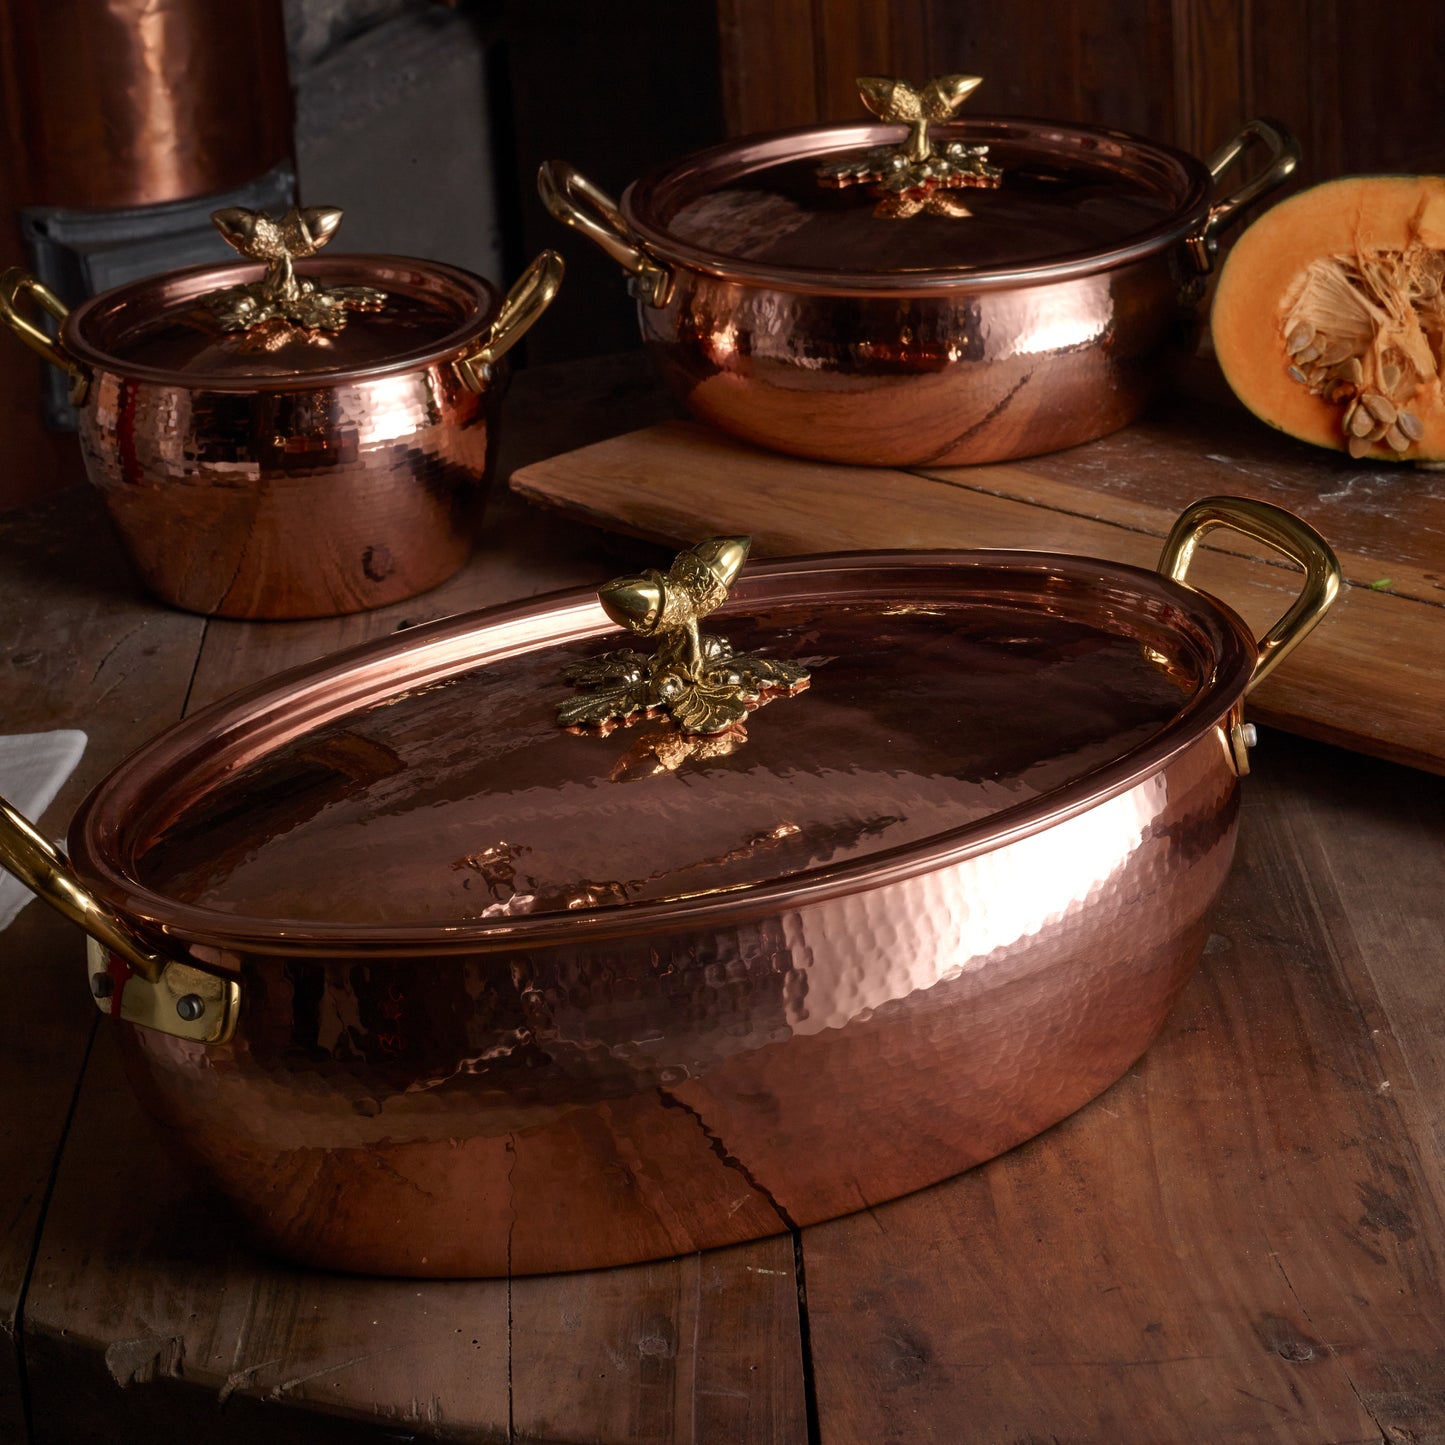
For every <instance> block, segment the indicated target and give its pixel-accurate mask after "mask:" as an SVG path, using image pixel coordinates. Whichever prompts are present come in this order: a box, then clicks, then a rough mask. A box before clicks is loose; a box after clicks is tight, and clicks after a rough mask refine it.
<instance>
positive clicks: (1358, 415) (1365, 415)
mask: <svg viewBox="0 0 1445 1445" xmlns="http://www.w3.org/2000/svg"><path fill="white" fill-rule="evenodd" d="M1374 426H1375V419H1374V417H1372V416H1371V415H1370V413H1369V412H1367V411H1366V410H1365V408H1364V407H1363V406H1357V407H1356V408H1355V409H1354V411H1352V412H1351V413H1350V435H1351V436H1356V437H1364V436H1369V434H1370V432H1371V431H1373V430H1374Z"/></svg>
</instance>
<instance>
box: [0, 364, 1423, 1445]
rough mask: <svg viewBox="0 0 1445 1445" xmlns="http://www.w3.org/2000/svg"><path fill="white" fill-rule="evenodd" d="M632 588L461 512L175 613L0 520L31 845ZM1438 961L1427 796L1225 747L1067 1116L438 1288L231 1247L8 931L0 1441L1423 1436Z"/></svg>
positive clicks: (4, 622) (75, 507)
mask: <svg viewBox="0 0 1445 1445" xmlns="http://www.w3.org/2000/svg"><path fill="white" fill-rule="evenodd" d="M671 414H672V412H671V407H670V405H669V403H667V402H666V401H665V400H663V399H662V398H661V397H660V396H659V394H658V392H657V391H656V389H655V387H654V386H653V385H652V383H651V382H650V380H648V378H647V375H646V372H645V369H644V368H643V367H642V366H641V365H640V362H639V358H636V357H632V356H627V357H619V358H608V359H605V360H601V361H596V362H589V363H585V364H577V365H574V366H570V367H563V368H546V369H541V370H538V371H535V372H530V373H523V374H521V375H520V376H519V377H518V379H517V383H516V385H515V386H514V389H513V391H512V394H511V396H510V397H509V399H508V412H507V416H506V419H505V424H506V427H507V437H506V440H505V441H504V447H503V456H502V467H503V469H504V471H505V470H511V469H513V468H516V467H518V466H520V465H523V464H524V463H528V462H535V461H536V460H538V459H540V458H543V457H545V456H547V455H549V454H551V453H554V452H558V451H561V450H564V449H567V448H571V447H575V446H578V445H581V444H582V443H584V442H589V441H594V440H598V439H600V438H602V437H605V436H608V435H611V434H613V433H615V432H620V431H623V430H627V429H630V428H635V427H640V426H644V425H647V424H649V423H651V422H654V421H657V420H660V419H662V418H664V417H667V416H669V415H671ZM1108 445H1109V442H1108V440H1107V439H1106V441H1105V442H1102V443H1096V444H1095V446H1096V447H1100V448H1107V447H1108ZM1125 450H1127V448H1126V449H1125ZM1121 454H1122V453H1121ZM660 556H661V554H660V553H659V552H658V551H656V550H655V549H652V548H649V547H646V546H645V545H644V544H641V543H635V542H627V541H624V540H620V539H615V538H611V537H609V536H607V535H606V534H603V533H601V532H598V531H594V530H591V529H589V528H586V527H583V526H580V525H576V524H573V523H570V522H565V521H562V520H561V519H558V518H556V517H549V516H547V515H545V514H542V513H538V512H534V511H531V510H530V509H528V508H526V507H525V506H524V505H523V504H521V503H520V502H519V501H518V500H516V499H515V498H513V497H509V496H507V495H506V494H505V492H504V491H502V490H501V489H500V488H499V490H498V492H497V493H496V495H495V498H494V501H493V504H492V506H491V508H490V510H489V513H488V516H487V519H486V522H485V524H484V540H483V543H482V546H481V548H480V550H479V553H478V555H477V557H476V559H475V560H474V562H473V563H472V564H471V565H470V566H469V567H468V568H467V569H466V571H465V572H464V573H463V574H462V575H461V576H459V577H458V578H457V579H455V580H454V581H453V582H452V583H449V584H447V586H445V587H443V588H441V589H439V590H438V591H436V592H434V593H431V594H429V595H427V596H425V597H423V598H420V599H417V600H415V601H413V602H411V603H405V604H401V605H399V606H397V607H394V608H390V609H386V610H385V611H382V612H377V613H371V614H367V615H365V616H361V617H353V618H343V619H334V620H329V621H322V622H306V623H260V624H246V623H236V622H221V621H210V622H208V621H207V620H206V619H203V618H199V617H192V616H189V615H185V614H182V613H178V612H174V611H171V610H168V609H166V608H164V607H162V606H160V605H158V604H156V603H153V602H150V601H148V600H147V599H145V598H144V597H142V596H141V595H140V594H139V592H138V591H137V589H136V585H135V583H134V582H133V581H132V580H131V576H130V573H129V570H128V568H127V567H126V566H125V564H124V562H123V561H122V560H121V558H120V557H119V555H118V553H117V551H116V546H115V544H114V542H113V541H112V540H111V538H110V534H109V531H108V528H107V526H106V524H105V523H104V520H103V518H102V517H101V514H100V509H99V506H98V504H97V502H96V501H95V499H94V498H93V497H92V496H91V495H90V494H89V493H88V492H86V491H83V490H81V491H72V492H67V493H63V494H61V495H59V496H58V497H56V498H53V499H51V500H49V501H47V502H44V503H41V504H37V505H35V506H32V507H30V508H27V509H25V510H23V511H21V512H18V513H13V514H10V515H8V516H5V517H0V597H3V605H0V680H3V681H0V729H3V731H5V732H30V731H41V730H44V729H49V728H57V727H80V728H83V729H85V730H86V731H87V733H88V734H89V735H90V743H89V746H88V748H87V751H86V754H85V757H84V759H83V761H82V764H81V766H80V768H79V770H78V772H77V775H76V776H75V778H73V779H72V780H71V782H70V783H69V784H68V785H67V786H66V788H65V789H64V791H63V793H62V795H61V797H60V798H59V799H58V800H57V803H56V805H55V807H54V808H53V809H52V810H51V811H50V812H49V813H48V814H47V815H46V817H45V818H44V819H43V820H42V824H43V827H44V828H45V829H46V830H47V831H48V832H49V833H50V834H51V835H56V834H59V833H60V832H62V831H63V830H64V827H65V825H66V821H67V819H68V817H69V815H70V813H71V811H72V810H73V809H74V807H75V805H76V804H77V803H78V801H79V800H80V798H81V797H82V796H83V795H84V793H85V791H86V790H88V789H89V788H90V787H91V786H92V785H93V784H94V783H95V782H96V781H98V779H99V778H100V777H101V776H102V775H103V774H104V773H105V772H106V771H107V770H108V769H109V768H110V767H111V766H112V765H113V764H114V763H116V762H117V761H119V760H120V759H121V758H122V757H124V756H125V755H126V753H128V752H129V751H130V750H131V749H133V748H134V747H136V746H137V745H139V744H140V743H141V742H142V741H144V740H145V739H146V738H148V737H149V736H151V735H153V734H154V733H155V732H157V731H159V730H160V729H161V728H162V727H164V726H165V725H167V724H168V723H170V722H172V721H174V720H175V719H176V718H178V717H179V716H181V715H182V714H183V713H185V712H186V711H187V710H190V709H194V708H195V707H197V706H200V705H202V704H203V703H205V702H208V701H210V700H212V699H214V698H216V697H218V696H220V695H222V694H224V693H226V692H228V691H230V690H232V689H233V688H235V687H238V686H240V685H242V684H244V683H247V682H250V681H252V680H254V679H257V678H260V677H263V676H266V675H268V674H270V673H273V672H275V671H278V670H280V669H281V668H283V667H287V666H290V665H293V664H295V663H299V662H303V661H306V660H309V659H310V658H313V657H316V656H319V655H321V654H324V653H326V652H329V651H331V650H333V649H335V648H337V647H339V646H342V645H345V644H349V643H352V642H357V641H361V640H364V639H367V638H371V637H375V636H379V635H385V634H386V633H388V632H391V631H393V630H395V629H397V628H399V627H402V626H405V625H408V624H410V623H415V622H419V621H423V620H428V619H430V618H433V617H438V616H442V615H445V614H447V613H450V612H454V611H458V610H462V609H466V608H471V607H475V606H479V605H483V604H485V603H489V602H494V601H500V600H503V599H507V598H512V597H520V596H525V595H529V594H531V593H534V592H538V591H543V590H548V589H550V588H552V587H555V586H562V585H569V584H573V583H581V582H593V581H596V580H598V579H599V578H600V577H605V576H611V575H613V574H614V573H615V572H617V571H619V570H623V569H625V568H627V567H631V566H634V565H636V564H638V563H639V562H644V563H651V562H655V561H657V560H659V558H660ZM1427 560H1428V559H1427ZM1442 726H1445V723H1442ZM1442 932H1445V778H1441V777H1437V776H1433V775H1430V774H1426V773H1423V772H1418V771H1414V770H1411V769H1408V768H1405V767H1401V766H1399V765H1397V764H1393V763H1389V762H1383V761H1380V760H1377V759H1373V758H1367V757H1364V756H1361V755H1359V754H1356V753H1351V752H1345V751H1342V750H1339V749H1336V748H1332V747H1329V746H1327V745H1325V744H1323V743H1320V742H1315V741H1306V740H1304V739H1300V738H1296V737H1292V736H1290V735H1288V734H1285V733H1281V732H1273V731H1271V732H1266V733H1265V735H1264V738H1263V741H1262V744H1261V746H1260V747H1259V748H1258V749H1257V750H1256V753H1255V765H1254V772H1253V774H1252V775H1251V776H1250V777H1249V778H1248V779H1247V781H1246V783H1245V785H1244V804H1243V817H1242V825H1241V842H1240V848H1239V853H1238V855H1237V859H1236V863H1235V868H1234V872H1233V874H1232V877H1231V881H1230V883H1229V885H1228V888H1227V890H1226V893H1225V896H1224V899H1223V901H1222V904H1221V906H1220V909H1219V911H1218V914H1217V916H1216V918H1215V920H1214V931H1213V934H1212V936H1211V938H1210V940H1209V943H1208V946H1207V948H1206V950H1205V955H1204V958H1203V960H1202V962H1201V965H1200V967H1199V969H1198V971H1197V972H1196V974H1195V976H1194V977H1193V979H1192V981H1191V983H1190V984H1189V986H1188V988H1187V989H1186V990H1185V993H1184V995H1183V997H1182V998H1181V1000H1180V1002H1179V1003H1178V1005H1177V1006H1176V1008H1175V1010H1174V1012H1173V1014H1172V1015H1171V1017H1170V1019H1169V1021H1168V1023H1167V1025H1166V1027H1165V1029H1164V1032H1163V1034H1162V1035H1161V1037H1160V1038H1159V1039H1158V1040H1157V1041H1156V1043H1155V1044H1154V1045H1153V1046H1152V1047H1151V1048H1150V1050H1149V1051H1148V1053H1147V1054H1146V1055H1145V1056H1144V1058H1143V1059H1142V1060H1140V1061H1139V1063H1138V1064H1137V1065H1136V1066H1135V1067H1134V1068H1133V1069H1132V1070H1130V1071H1129V1073H1128V1074H1126V1075H1125V1077H1124V1078H1123V1079H1121V1080H1120V1081H1119V1082H1118V1083H1117V1084H1116V1085H1114V1087H1113V1088H1112V1089H1110V1090H1109V1091H1107V1092H1106V1093H1105V1094H1104V1095H1103V1096H1102V1097H1101V1098H1099V1099H1098V1100H1096V1101H1095V1102H1094V1103H1093V1104H1091V1105H1089V1106H1087V1107H1086V1108H1084V1109H1083V1110H1081V1111H1080V1112H1079V1113H1078V1114H1075V1115H1074V1116H1073V1117H1072V1118H1070V1119H1068V1120H1066V1121H1065V1122H1063V1123H1062V1124H1060V1125H1058V1126H1056V1127H1055V1128H1053V1129H1051V1130H1049V1131H1048V1132H1046V1133H1045V1134H1043V1135H1041V1136H1040V1137H1039V1138H1037V1139H1035V1140H1033V1141H1031V1142H1030V1143H1028V1144H1025V1145H1023V1146H1022V1147H1020V1148H1018V1149H1015V1150H1013V1151H1012V1152H1010V1153H1009V1154H1007V1155H1005V1156H1003V1157H1002V1158H1000V1159H997V1160H995V1161H993V1162H992V1163H990V1164H987V1165H984V1166H982V1167H980V1168H977V1169H974V1170H972V1171H970V1172H968V1173H966V1174H964V1175H961V1176H959V1177H958V1178H956V1179H953V1180H950V1181H948V1182H946V1183H944V1184H940V1185H938V1186H935V1187H934V1188H931V1189H927V1190H923V1191H921V1192H920V1193H918V1194H915V1195H912V1196H909V1197H907V1198H904V1199H900V1200H896V1201H894V1202H892V1203H889V1204H885V1205H880V1206H876V1207H874V1208H871V1209H868V1210H865V1211H863V1212H860V1213H858V1214H855V1215H852V1216H850V1217H848V1218H844V1219H840V1220H835V1221H833V1222H831V1223H827V1224H821V1225H816V1226H813V1227H810V1228H806V1229H803V1230H801V1231H799V1232H797V1233H796V1234H794V1235H791V1236H788V1235H784V1236H780V1237H778V1238H774V1239H768V1240H763V1241H759V1242H757V1243H753V1244H748V1245H743V1246H738V1247H735V1248H731V1249H725V1250H719V1251H714V1252H709V1253H704V1254H700V1255H691V1256H686V1257H683V1258H679V1259H672V1260H666V1261H662V1262H659V1263H656V1264H650V1265H641V1266H635V1267H629V1268H624V1269H615V1270H607V1271H600V1272H595V1273H588V1274H575V1275H563V1276H554V1277H550V1278H516V1279H511V1280H497V1281H480V1282H453V1283H437V1282H411V1281H396V1280H368V1279H359V1278H347V1277H341V1276H334V1275H327V1274H323V1273H319V1272H314V1271H308V1270H303V1269H298V1268H293V1267H290V1266H286V1265H282V1264H279V1263H276V1262H274V1261H272V1260H270V1259H267V1258H266V1257H264V1256H262V1255H260V1254H258V1253H256V1252H255V1251H253V1250H252V1249H251V1248H250V1247H249V1246H247V1245H246V1244H245V1243H244V1242H243V1240H242V1239H241V1238H240V1237H239V1235H238V1233H237V1230H236V1227H235V1225H234V1223H233V1221H232V1220H231V1219H230V1218H229V1217H228V1215H227V1213H226V1210H225V1208H224V1207H223V1206H222V1205H221V1204H219V1203H218V1202H217V1201H216V1200H215V1199H214V1198H213V1197H212V1196H211V1195H210V1194H209V1193H208V1192H207V1191H206V1190H205V1189H204V1187H202V1186H200V1185H198V1184H197V1183H195V1182H193V1181H192V1180H191V1179H189V1177H187V1176H186V1175H184V1174H183V1173H182V1172H181V1171H180V1170H179V1168H178V1167H177V1166H176V1165H175V1164H174V1163H172V1161H171V1159H170V1156H169V1155H168V1153H167V1151H166V1147H165V1144H164V1141H163V1140H162V1139H160V1138H159V1137H158V1136H157V1134H156V1131H155V1130H154V1129H153V1127H152V1126H151V1125H150V1124H149V1123H148V1121H147V1120H146V1119H145V1118H144V1117H143V1116H142V1115H141V1113H140V1111H139V1108H138V1106H137V1105H136V1104H135V1102H134V1101H133V1099H132V1096H131V1094H130V1092H129V1090H128V1088H127V1087H126V1085H125V1083H124V1081H123V1080H122V1078H121V1077H120V1071H119V1063H118V1057H117V1051H116V1048H115V1037H114V1031H113V1029H112V1028H111V1027H110V1026H109V1025H108V1024H106V1023H105V1022H104V1021H103V1020H101V1019H99V1017H98V1015H97V1014H96V1013H95V1011H94V1009H93V1008H92V1007H91V1005H90V1003H89V1002H88V1000H87V998H86V996H85V994H84V975H83V972H82V970H83V966H84V965H83V947H82V944H81V940H80V938H79V936H78V934H77V933H76V932H75V931H74V930H73V929H72V928H71V927H70V926H69V925H67V924H65V923H64V922H62V921H61V920H59V919H58V918H57V917H55V916H54V915H53V914H51V913H50V912H49V910H47V909H44V908H42V907H40V906H38V905H37V906H32V907H28V908H26V909H25V911H24V912H23V913H22V914H21V915H20V917H19V918H18V919H17V921H16V922H15V923H14V924H12V925H11V926H10V927H9V928H8V929H6V930H5V931H4V932H3V933H0V980H3V983H4V989H5V994H4V1007H3V1008H0V1100H3V1106H0V1441H10V1440H17V1441H23V1440H26V1439H27V1438H28V1439H32V1440H33V1441H36V1442H56V1445H60V1442H65V1445H75V1442H84V1441H97V1442H100V1441H104V1442H108V1445H110V1442H130V1441H135V1442H141V1441H144V1442H148V1445H149V1442H157V1441H169V1440H173V1439H190V1438H197V1439H201V1438H204V1439H207V1440H212V1441H219V1442H226V1441H232V1440H235V1441H243V1440H244V1441H253V1440H255V1439H256V1438H258V1437H260V1436H261V1435H262V1432H265V1435H266V1438H268V1439H269V1440H270V1441H272V1442H277V1445H286V1442H292V1441H297V1442H299V1441H302V1440H305V1441H307V1442H313V1445H314V1442H329V1441H358V1442H360V1441H373V1440H375V1441H381V1440H470V1441H519V1442H520V1441H536V1442H569V1445H570V1442H584V1441H588V1442H607V1445H612V1442H629V1445H630V1442H684V1441H693V1442H701V1445H712V1442H732V1441H780V1442H800V1445H802V1442H807V1445H812V1442H825V1445H841V1442H859V1445H864V1442H866V1445H877V1442H891V1441H898V1442H909V1445H913V1442H921V1441H944V1442H953V1441H963V1442H981V1445H1026V1442H1027V1445H1036V1442H1045V1441H1047V1442H1054V1445H1071V1442H1086V1441H1087V1442H1107V1445H1132V1442H1148V1445H1166V1442H1167V1445H1174V1442H1200V1445H1206V1442H1207V1445H1245V1442H1250V1445H1253V1442H1298V1445H1356V1442H1366V1441H1368V1442H1372V1445H1373V1442H1381V1441H1383V1442H1388V1445H1428V1442H1437V1445H1438V1442H1445V1269H1442V1255H1445V1228H1442V1219H1441V1216H1442V1211H1445V968H1442V967H1441V965H1442V962H1445V945H1442ZM908 1125H909V1121H907V1120H899V1127H900V1128H906V1127H908ZM27 1431H28V1434H27Z"/></svg>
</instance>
